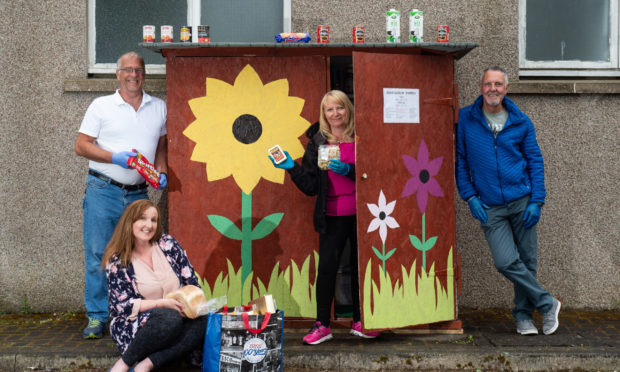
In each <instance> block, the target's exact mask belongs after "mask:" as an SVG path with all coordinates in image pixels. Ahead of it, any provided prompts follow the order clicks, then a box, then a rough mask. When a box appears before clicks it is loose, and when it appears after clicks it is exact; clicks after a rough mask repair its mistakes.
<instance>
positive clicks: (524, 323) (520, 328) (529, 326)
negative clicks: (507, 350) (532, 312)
mask: <svg viewBox="0 0 620 372" xmlns="http://www.w3.org/2000/svg"><path fill="white" fill-rule="evenodd" d="M517 333H518V334H520V335H523V336H527V335H537V334H538V329H537V328H536V326H535V325H534V322H532V319H526V320H519V321H518V322H517Z"/></svg>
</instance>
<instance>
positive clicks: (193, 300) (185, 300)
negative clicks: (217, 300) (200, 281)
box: [166, 285, 209, 319]
mask: <svg viewBox="0 0 620 372" xmlns="http://www.w3.org/2000/svg"><path fill="white" fill-rule="evenodd" d="M166 298H172V299H175V300H177V301H179V302H180V303H182V304H183V312H184V313H185V315H186V316H187V317H188V318H190V319H196V318H198V317H199V316H202V315H205V314H207V313H209V308H208V305H207V300H206V298H205V294H204V292H203V291H202V289H200V288H198V287H196V286H195V285H186V286H185V287H181V288H179V289H177V290H176V291H174V292H170V293H168V295H167V296H166Z"/></svg>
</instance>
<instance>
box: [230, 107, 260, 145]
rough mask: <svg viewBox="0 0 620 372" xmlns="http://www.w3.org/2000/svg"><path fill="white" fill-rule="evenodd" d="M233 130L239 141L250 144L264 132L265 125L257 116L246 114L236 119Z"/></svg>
mask: <svg viewBox="0 0 620 372" xmlns="http://www.w3.org/2000/svg"><path fill="white" fill-rule="evenodd" d="M232 130H233V135H234V136H235V139H236V140H237V141H239V142H241V143H243V144H246V145H249V144H250V143H254V142H256V141H258V139H259V138H260V136H261V134H262V133H263V125H262V124H261V123H260V121H259V120H258V119H257V118H256V116H254V115H249V114H244V115H241V116H239V117H238V118H236V119H235V122H234V123H233V129H232Z"/></svg>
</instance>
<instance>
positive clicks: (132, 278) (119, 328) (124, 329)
mask: <svg viewBox="0 0 620 372" xmlns="http://www.w3.org/2000/svg"><path fill="white" fill-rule="evenodd" d="M159 216H160V213H159V209H158V208H157V206H156V205H155V204H153V203H152V202H151V201H149V200H139V201H136V202H134V203H132V204H130V205H129V206H128V207H127V209H126V210H125V212H124V213H123V215H122V217H121V219H120V220H119V222H118V225H117V226H116V229H115V230H114V235H113V236H112V239H110V242H109V243H108V246H107V247H106V250H105V252H104V255H103V258H102V261H101V262H102V267H105V271H106V276H107V278H108V297H109V311H110V319H111V321H110V333H111V335H112V339H113V340H114V343H115V344H116V346H117V347H118V349H119V351H120V352H121V354H122V356H121V358H120V359H119V360H118V361H117V362H116V364H114V366H113V367H112V369H111V371H112V372H127V371H129V370H130V368H132V367H133V368H132V370H134V371H150V370H152V369H153V368H155V367H159V366H161V365H162V364H164V363H166V362H167V361H169V360H171V359H174V358H178V357H180V356H183V355H185V354H188V353H189V352H191V351H193V350H195V349H200V347H201V346H202V343H203V339H204V333H205V328H206V317H205V316H202V317H199V318H196V319H188V318H187V317H185V314H184V313H183V305H182V304H181V303H180V302H178V301H176V300H174V299H166V297H165V296H166V294H168V293H170V292H172V291H174V290H177V289H178V288H180V287H183V286H186V285H190V284H191V285H195V286H198V285H199V284H198V279H197V278H196V275H195V273H194V268H193V267H192V265H191V264H190V262H189V259H188V258H187V255H186V253H185V251H184V250H183V248H181V245H180V244H179V242H177V241H176V240H175V239H174V238H173V237H172V236H170V235H167V234H162V227H161V221H160V219H159Z"/></svg>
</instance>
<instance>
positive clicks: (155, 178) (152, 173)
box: [127, 149, 159, 190]
mask: <svg viewBox="0 0 620 372" xmlns="http://www.w3.org/2000/svg"><path fill="white" fill-rule="evenodd" d="M132 151H133V152H135V153H137V154H138V155H136V156H132V157H130V158H129V159H127V165H129V166H130V167H132V168H134V169H135V170H137V171H138V173H140V175H141V176H142V177H144V179H145V180H146V182H148V183H149V185H151V186H153V188H154V189H155V190H158V189H159V172H158V171H157V169H155V166H153V164H151V162H149V160H148V159H147V158H146V157H145V156H144V155H142V154H141V153H139V152H138V151H137V150H136V149H133V150H132Z"/></svg>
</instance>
